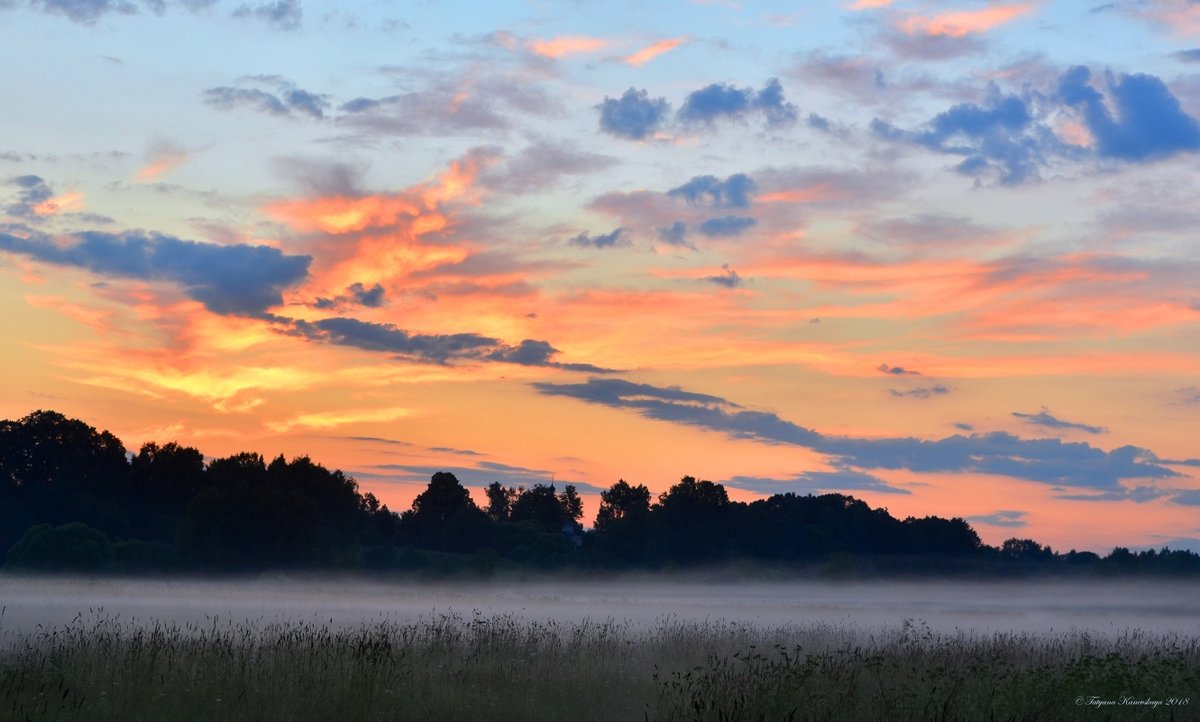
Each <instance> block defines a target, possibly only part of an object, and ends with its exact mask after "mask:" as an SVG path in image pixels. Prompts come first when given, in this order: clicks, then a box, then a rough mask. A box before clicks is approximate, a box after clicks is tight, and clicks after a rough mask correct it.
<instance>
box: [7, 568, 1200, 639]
mask: <svg viewBox="0 0 1200 722" xmlns="http://www.w3.org/2000/svg"><path fill="white" fill-rule="evenodd" d="M0 606H2V607H3V614H2V615H0V632H3V633H4V634H5V635H6V636H8V635H12V634H22V633H26V632H29V631H32V630H34V629H36V627H37V626H38V625H42V626H58V625H62V624H67V623H69V622H71V621H72V620H74V619H76V618H77V617H80V616H82V617H83V618H84V619H88V618H115V619H118V620H120V621H122V622H124V623H127V624H153V623H155V622H168V623H179V624H186V623H189V622H205V621H210V620H214V619H215V620H219V621H220V622H221V623H225V622H232V623H235V624H236V623H241V622H254V623H272V622H315V623H320V624H333V625H337V626H342V625H354V626H357V625H359V624H361V623H364V622H366V623H370V622H372V621H380V620H385V619H386V620H390V621H395V622H409V621H415V620H417V619H420V618H426V617H429V616H431V615H438V614H444V613H458V614H461V615H464V616H470V615H473V614H475V613H479V614H483V615H485V616H492V615H499V614H506V615H513V616H515V617H518V618H523V619H530V620H545V619H556V620H559V621H564V622H577V621H582V620H584V619H592V620H604V619H613V620H616V621H622V622H628V623H630V624H633V625H653V624H655V623H656V622H659V621H661V620H663V619H664V618H674V619H677V620H695V621H728V622H735V623H741V624H749V625H755V626H760V625H761V626H779V625H793V624H795V625H806V624H817V623H835V624H839V625H845V624H848V625H852V626H856V627H860V628H876V627H894V626H899V625H901V624H903V623H904V620H906V619H911V620H919V621H923V622H925V623H926V624H928V625H929V626H930V627H931V628H932V629H934V630H938V631H947V632H952V631H955V630H963V631H969V632H976V633H991V632H997V631H1017V632H1034V633H1050V632H1064V631H1068V630H1071V629H1078V630H1089V631H1091V632H1094V633H1097V634H1102V635H1108V634H1115V633H1117V632H1120V631H1122V630H1126V629H1131V628H1137V629H1143V630H1146V631H1152V632H1164V633H1179V634H1186V635H1193V636H1200V583H1180V582H1165V581H1156V580H1147V581H1130V580H1125V581H1121V582H1094V581H1088V582H1079V581H1054V582H970V583H967V582H941V581H939V582H924V581H922V582H911V583H897V582H850V583H831V582H814V581H799V582H757V581H756V582H747V581H737V582H732V581H731V582H727V583H723V582H718V581H711V580H703V581H702V580H673V581H669V582H664V581H647V580H637V579H623V580H622V579H616V580H613V579H608V580H603V581H601V580H589V581H570V580H556V581H536V582H518V581H505V582H477V583H432V582H417V581H394V582H370V581H364V580H344V579H337V580H334V579H287V578H284V579H257V580H247V581H221V582H210V581H158V580H117V579H96V580H88V579H65V578H27V577H6V576H0Z"/></svg>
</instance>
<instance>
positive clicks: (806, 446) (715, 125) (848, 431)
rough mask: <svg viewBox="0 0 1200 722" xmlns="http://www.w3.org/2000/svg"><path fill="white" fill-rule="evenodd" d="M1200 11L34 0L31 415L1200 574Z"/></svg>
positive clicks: (27, 362) (135, 436) (26, 43)
mask: <svg viewBox="0 0 1200 722" xmlns="http://www.w3.org/2000/svg"><path fill="white" fill-rule="evenodd" d="M156 7H157V6H156ZM1197 7H1198V6H1197V5H1195V4H1193V3H1188V2H1176V1H1174V0H1149V1H1147V2H1139V3H1111V4H1103V5H1102V4H1101V3H1099V2H1097V3H1092V4H1083V5H1080V4H1079V3H1069V2H1065V0H1063V1H1060V0H1046V1H1045V2H1028V3H1019V2H985V1H976V2H967V1H964V2H958V3H950V4H946V3H929V2H917V1H915V0H911V1H910V0H857V1H856V2H845V3H810V4H804V5H803V8H800V7H799V6H798V5H796V4H795V3H790V4H789V3H783V2H766V3H724V2H704V3H697V2H679V3H674V4H672V3H668V4H663V5H654V4H651V5H648V6H646V7H644V8H641V9H639V11H638V12H630V11H628V10H627V9H620V10H618V9H613V8H609V9H600V8H598V7H591V6H588V5H580V4H562V3H550V4H549V5H548V6H545V7H542V6H539V7H538V8H536V9H535V8H533V7H532V6H519V5H514V4H497V5H494V6H492V5H488V6H484V5H479V6H478V7H477V8H476V9H477V10H478V12H474V11H473V12H471V13H464V12H461V11H458V12H455V11H452V9H449V8H439V7H438V6H436V5H434V6H422V7H421V8H420V11H417V10H415V9H411V8H407V7H404V6H392V5H389V4H378V3H350V4H345V5H339V6H337V8H334V7H333V6H329V7H328V8H319V7H316V6H312V5H311V4H309V3H302V2H301V0H287V1H285V2H281V3H268V4H261V3H251V4H249V5H246V4H242V3H225V2H222V1H218V2H216V3H167V4H165V5H163V6H161V7H157V9H154V8H151V7H150V5H149V4H121V3H38V2H26V1H24V0H19V1H17V2H13V3H0V15H2V16H3V22H0V48H2V49H0V57H3V59H4V61H3V62H4V63H5V64H6V68H7V70H8V73H7V74H6V76H5V77H8V78H10V82H9V83H8V84H7V85H6V88H5V91H4V92H5V93H6V100H7V101H8V102H7V104H6V107H9V108H11V109H13V110H12V112H8V113H5V114H4V116H3V117H2V118H0V130H2V131H3V132H2V133H0V138H3V142H2V143H0V214H2V216H3V217H2V218H0V313H2V314H3V316H4V318H5V319H7V324H8V328H9V342H8V344H7V345H6V350H7V352H8V358H7V359H6V363H5V373H4V375H3V376H4V378H3V381H0V417H2V418H10V419H13V418H19V417H22V416H24V415H26V414H28V413H29V412H31V411H33V410H35V409H54V410H56V411H60V412H62V413H64V414H67V415H68V416H72V417H77V418H81V419H83V420H85V421H87V422H88V423H91V424H95V425H97V426H100V427H102V428H107V429H109V430H111V431H112V432H113V433H115V434H117V435H118V436H119V437H120V438H121V439H122V440H124V441H125V443H126V444H127V446H128V447H129V450H130V451H133V452H136V451H137V449H138V447H139V446H140V445H141V444H143V443H145V442H150V441H155V442H159V443H165V442H168V441H178V442H180V443H182V444H185V445H191V446H195V447H197V448H199V449H201V450H202V451H203V452H204V453H205V454H207V455H208V456H209V457H210V458H211V457H218V456H223V455H229V454H233V453H236V452H240V451H258V452H262V453H263V454H264V455H267V456H269V457H271V456H274V455H277V454H284V455H286V456H287V457H289V458H290V457H293V456H297V455H305V454H307V455H310V456H311V457H312V458H313V459H314V460H316V461H318V462H320V463H322V464H325V465H326V466H328V467H330V468H339V469H342V470H343V471H345V472H346V473H347V474H348V475H350V476H353V477H354V478H355V479H357V481H358V482H359V485H360V487H361V489H362V490H363V491H370V492H372V493H374V494H375V495H376V496H377V497H378V498H379V499H381V500H383V501H384V502H386V503H388V504H390V505H391V506H392V507H393V508H394V509H399V510H403V509H405V508H407V507H408V505H409V503H410V502H411V501H412V499H413V497H414V496H415V495H416V494H417V493H418V492H419V491H420V490H421V489H422V488H423V484H424V483H425V482H427V481H428V480H429V477H430V475H431V474H432V473H433V472H434V471H437V470H440V469H448V470H453V471H454V473H455V474H456V475H458V477H459V478H460V479H461V480H462V482H463V483H464V484H465V485H466V486H467V487H469V488H470V489H471V491H472V493H473V494H475V495H476V497H478V498H481V495H482V493H483V492H482V490H483V488H484V487H485V486H486V485H487V484H488V483H489V482H491V481H501V482H503V483H505V484H509V483H511V484H514V485H515V484H524V485H529V484H531V483H533V482H535V481H538V480H544V481H545V482H547V483H549V482H551V481H554V482H555V483H557V484H559V485H560V486H561V485H562V484H564V483H571V484H575V485H576V486H577V487H578V489H579V490H580V492H581V494H582V496H583V499H584V503H585V505H586V506H585V514H584V519H585V521H587V522H589V523H590V521H591V520H592V519H593V518H594V516H595V513H596V509H597V498H598V494H599V492H600V491H602V490H604V489H606V488H608V487H609V486H610V485H612V484H613V483H614V482H616V481H617V480H618V479H625V480H627V481H629V482H630V483H640V484H645V485H647V486H648V487H649V488H650V489H651V490H652V491H653V492H654V493H655V494H656V495H657V494H658V493H660V492H662V491H664V490H666V489H667V488H668V487H669V486H670V485H671V484H673V483H675V482H677V481H678V480H679V478H680V477H682V476H684V475H693V476H696V477H698V478H701V479H709V480H712V481H714V482H720V483H722V484H725V485H726V486H727V488H728V490H729V495H730V497H731V498H735V499H744V500H745V499H757V498H763V497H766V496H769V495H771V494H773V493H785V492H795V493H799V494H808V493H823V492H838V493H845V494H850V495H854V496H856V497H859V498H861V499H863V500H865V501H867V502H868V503H870V504H871V505H873V506H887V507H888V508H889V509H890V510H891V513H892V514H893V515H895V516H898V517H903V516H905V515H915V516H925V515H930V514H937V515H941V516H946V517H963V518H966V519H968V520H970V523H971V524H972V526H974V527H975V528H976V529H977V530H978V532H979V533H980V535H981V537H982V538H983V540H984V541H986V542H988V543H990V544H999V543H1000V542H1002V541H1003V540H1004V539H1006V538H1008V537H1011V536H1014V535H1019V536H1021V537H1030V538H1034V539H1037V540H1039V541H1041V542H1044V543H1047V544H1050V545H1052V546H1053V547H1054V548H1055V549H1064V550H1065V549H1069V548H1071V547H1075V548H1079V549H1093V550H1097V551H1107V550H1109V549H1111V548H1112V547H1113V546H1114V545H1117V544H1120V545H1124V546H1132V547H1137V546H1153V545H1160V544H1162V543H1163V542H1165V541H1168V540H1177V541H1179V543H1182V544H1186V545H1192V546H1194V547H1195V548H1197V549H1200V522H1197V520H1196V514H1195V512H1196V504H1197V500H1198V499H1200V435H1197V434H1196V433H1195V429H1200V253H1198V252H1197V241H1196V238H1195V229H1196V228H1197V227H1198V226H1200V209H1198V208H1197V207H1196V204H1195V198H1196V197H1197V193H1198V192H1200V171H1198V170H1197V168H1196V160H1197V153H1198V152H1200V121H1198V119H1200V48H1197V47H1196V46H1195V43H1196V42H1197V34H1198V33H1200V15H1197V13H1198V12H1200V10H1197ZM31 67H33V68H37V70H36V73H33V72H31V71H29V70H28V68H31ZM35 75H36V77H34V76H35Z"/></svg>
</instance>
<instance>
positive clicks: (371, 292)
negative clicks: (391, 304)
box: [313, 283, 384, 309]
mask: <svg viewBox="0 0 1200 722" xmlns="http://www.w3.org/2000/svg"><path fill="white" fill-rule="evenodd" d="M383 296H384V289H383V286H382V285H380V284H378V283H376V284H375V285H374V286H371V287H370V288H367V287H366V286H364V285H363V284H361V283H353V284H351V285H349V286H347V287H346V291H345V293H342V294H341V295H339V296H336V297H334V298H318V299H317V300H316V302H315V303H313V306H314V307H315V308H320V309H331V308H339V307H341V306H346V305H353V306H366V307H367V308H379V307H380V306H382V305H383Z"/></svg>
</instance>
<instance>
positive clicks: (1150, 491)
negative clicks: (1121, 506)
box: [1054, 485, 1171, 504]
mask: <svg viewBox="0 0 1200 722" xmlns="http://www.w3.org/2000/svg"><path fill="white" fill-rule="evenodd" d="M1170 493H1171V492H1170V491H1168V490H1167V489H1160V488H1158V487H1156V486H1148V485H1140V486H1134V487H1132V488H1126V487H1117V488H1115V489H1108V490H1106V491H1102V492H1099V493H1095V494H1057V495H1055V497H1054V498H1055V499H1065V500H1067V501H1132V502H1136V503H1138V504H1144V503H1146V502H1148V501H1154V500H1155V499H1161V498H1163V497H1165V496H1170Z"/></svg>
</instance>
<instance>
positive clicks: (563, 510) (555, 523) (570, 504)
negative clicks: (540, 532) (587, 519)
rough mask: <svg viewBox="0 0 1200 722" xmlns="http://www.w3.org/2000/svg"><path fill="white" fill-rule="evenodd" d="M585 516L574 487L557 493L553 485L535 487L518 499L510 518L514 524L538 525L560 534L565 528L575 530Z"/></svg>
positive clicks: (521, 494) (523, 492) (568, 487)
mask: <svg viewBox="0 0 1200 722" xmlns="http://www.w3.org/2000/svg"><path fill="white" fill-rule="evenodd" d="M581 516H583V507H582V503H581V502H580V500H579V496H578V495H577V494H576V493H575V487H574V486H567V487H566V490H565V491H564V492H563V493H562V494H556V493H555V491H554V485H553V484H534V485H533V486H532V487H531V488H529V489H525V490H524V491H522V492H521V493H520V495H519V496H517V499H516V501H514V502H513V504H512V510H511V513H510V517H509V518H510V519H511V520H512V521H513V522H522V521H532V522H537V523H538V524H540V525H541V526H542V528H543V529H545V530H546V531H547V532H552V533H555V534H558V533H561V532H562V531H563V526H564V525H568V526H569V527H574V526H575V525H576V524H577V522H578V520H579V518H580V517H581Z"/></svg>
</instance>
